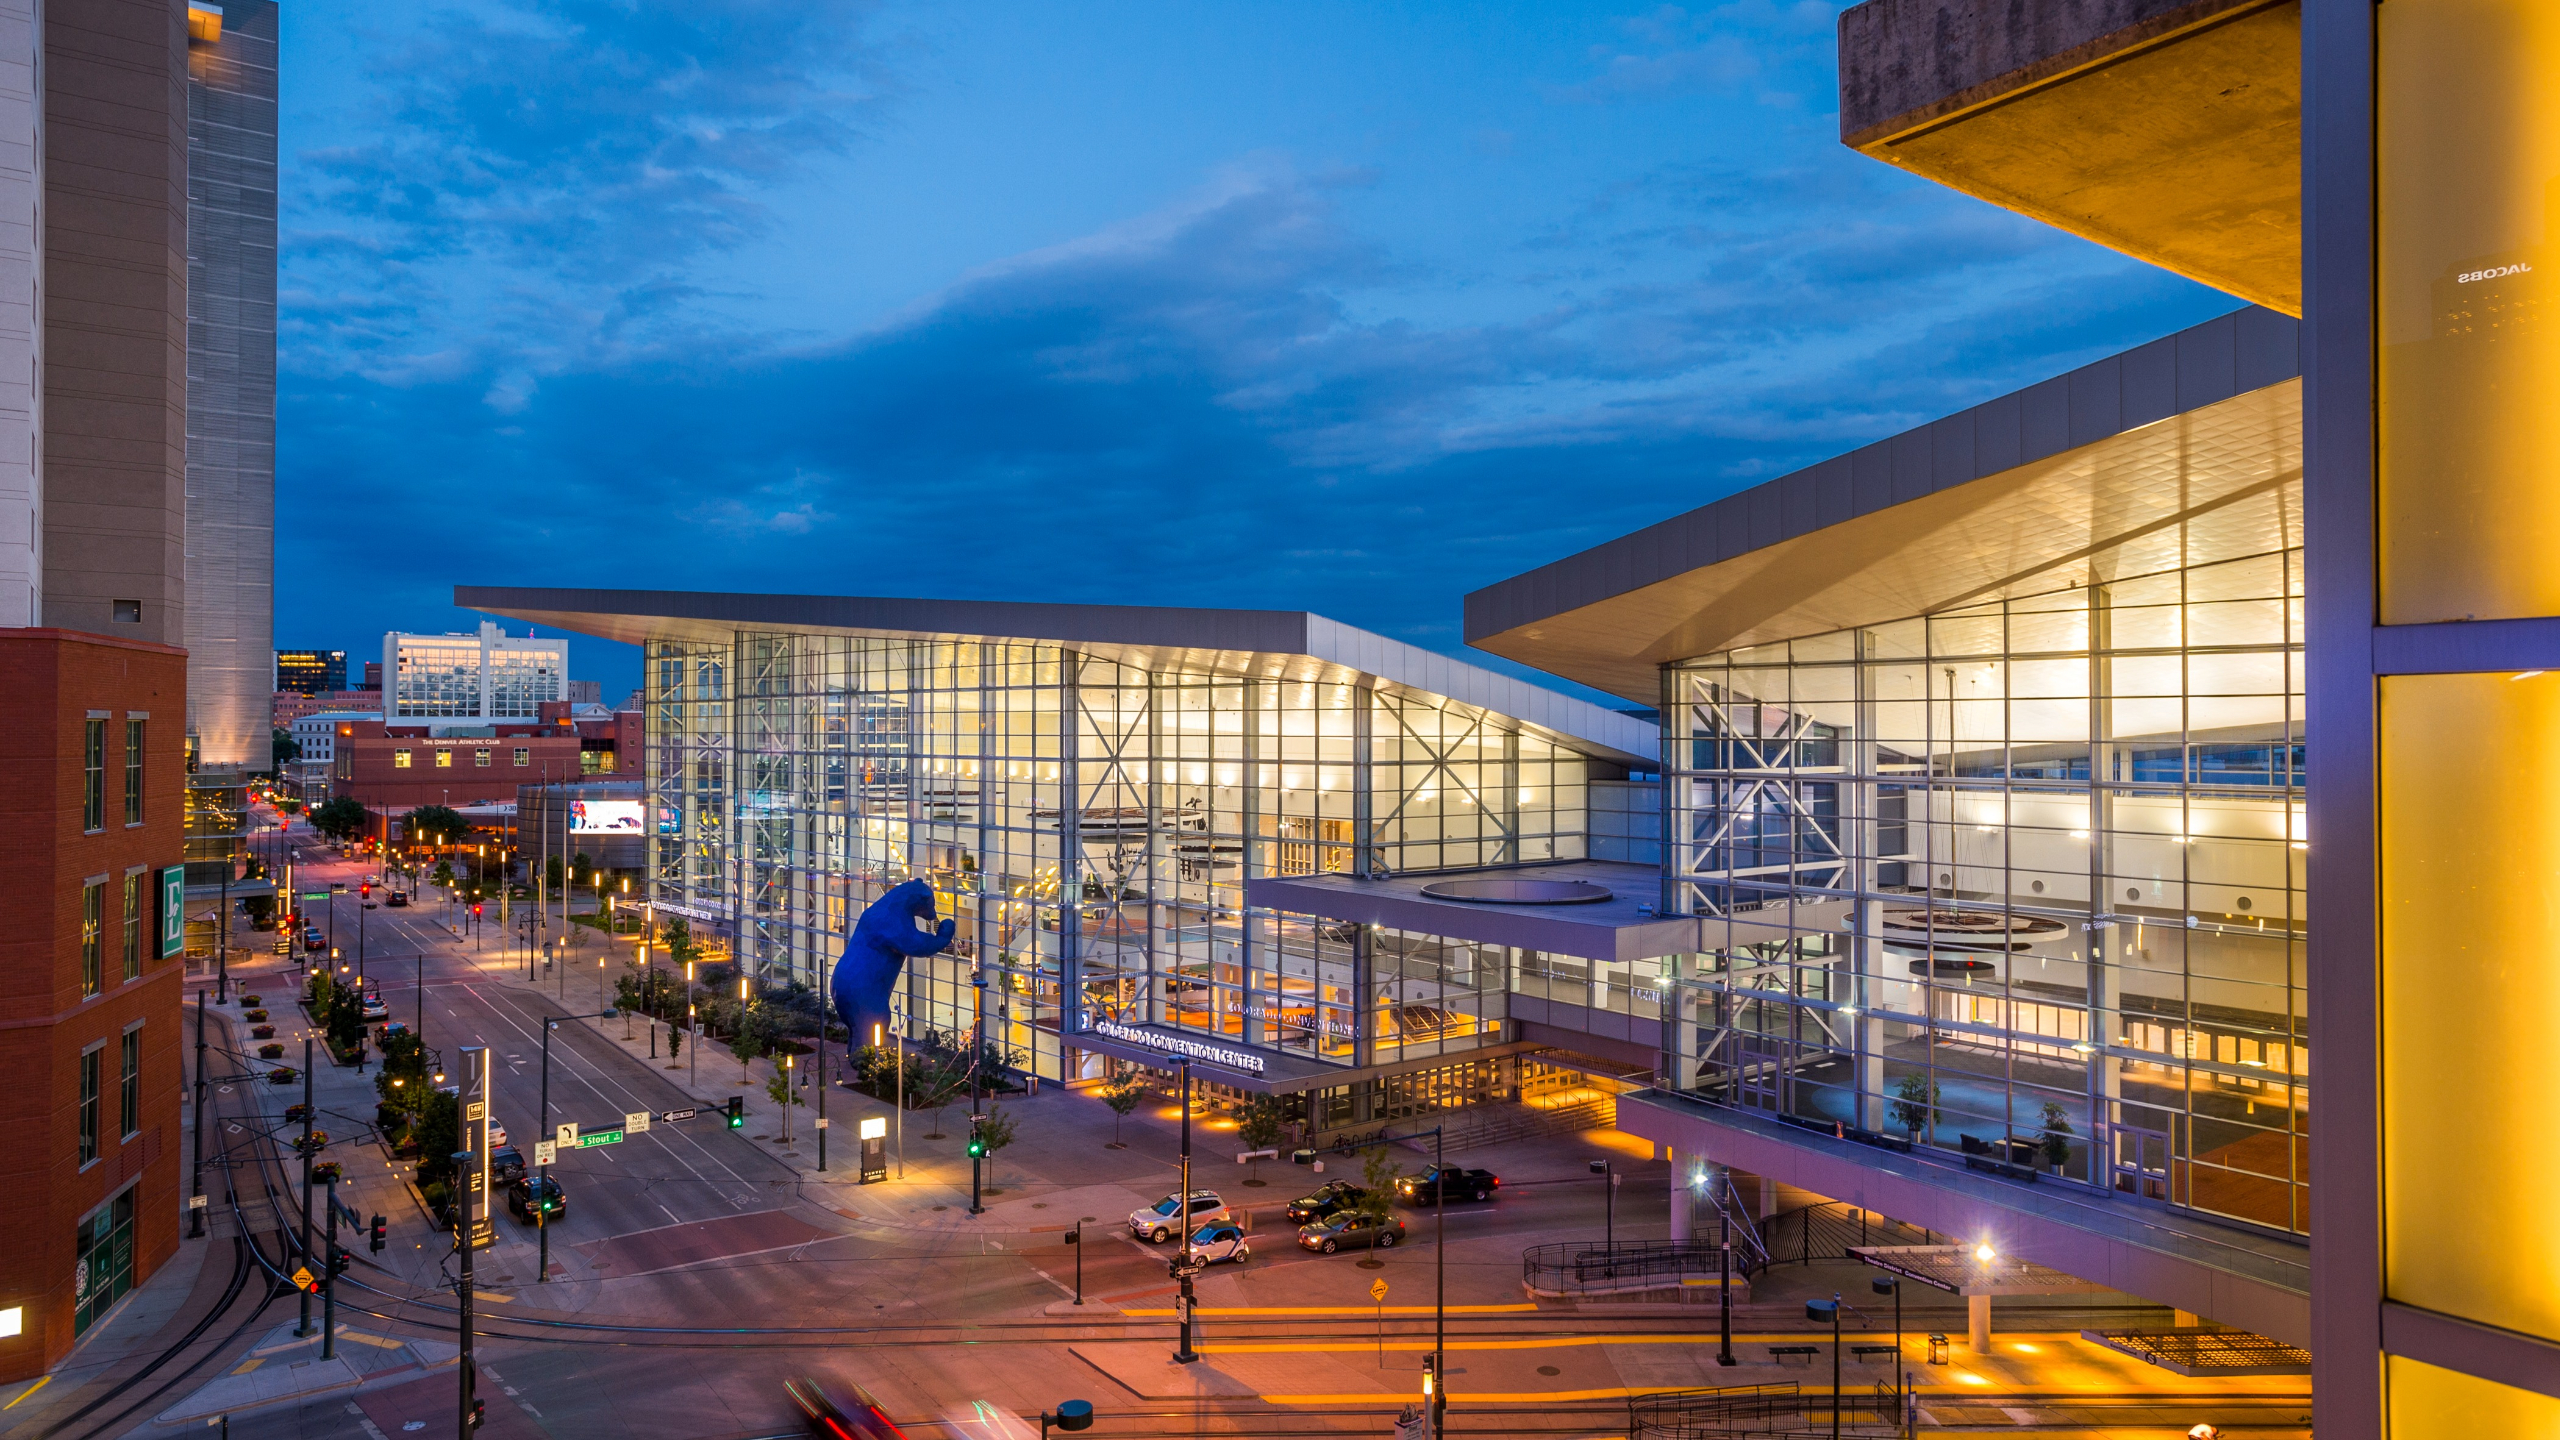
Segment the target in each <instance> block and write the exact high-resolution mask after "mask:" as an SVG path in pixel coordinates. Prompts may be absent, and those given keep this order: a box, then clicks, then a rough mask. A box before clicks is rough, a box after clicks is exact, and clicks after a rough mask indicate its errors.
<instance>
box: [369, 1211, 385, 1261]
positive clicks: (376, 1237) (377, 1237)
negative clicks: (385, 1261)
mask: <svg viewBox="0 0 2560 1440" xmlns="http://www.w3.org/2000/svg"><path fill="white" fill-rule="evenodd" d="M390 1230H391V1222H390V1221H389V1220H386V1219H384V1218H383V1217H382V1216H379V1215H376V1216H374V1217H373V1224H372V1226H371V1227H370V1228H369V1231H368V1233H369V1234H370V1235H371V1236H372V1240H373V1253H374V1254H376V1255H379V1254H381V1253H382V1248H383V1247H384V1246H386V1245H388V1244H390V1243H391V1240H390Z"/></svg>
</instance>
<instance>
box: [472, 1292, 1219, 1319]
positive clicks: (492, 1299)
mask: <svg viewBox="0 0 2560 1440" xmlns="http://www.w3.org/2000/svg"><path fill="white" fill-rule="evenodd" d="M471 1298H472V1299H474V1300H486V1301H488V1302H489V1303H491V1304H493V1305H504V1304H506V1303H507V1302H509V1301H511V1300H513V1299H515V1298H516V1297H514V1296H513V1295H493V1294H491V1293H490V1292H488V1291H486V1290H479V1289H474V1290H473V1291H472V1292H471ZM1165 1313H1166V1314H1168V1315H1170V1314H1172V1313H1173V1312H1172V1311H1170V1310H1168V1311H1166V1312H1165Z"/></svg>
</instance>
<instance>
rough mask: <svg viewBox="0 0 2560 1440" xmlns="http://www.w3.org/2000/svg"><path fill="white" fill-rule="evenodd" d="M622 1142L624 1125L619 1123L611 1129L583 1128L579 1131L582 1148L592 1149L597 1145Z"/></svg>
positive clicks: (579, 1146)
mask: <svg viewBox="0 0 2560 1440" xmlns="http://www.w3.org/2000/svg"><path fill="white" fill-rule="evenodd" d="M621 1143H622V1127H621V1126H619V1125H617V1126H615V1127H614V1128H612V1129H610V1130H581V1131H579V1132H578V1148H579V1149H581V1150H585V1149H590V1148H592V1147H594V1146H597V1145H619V1144H621Z"/></svg>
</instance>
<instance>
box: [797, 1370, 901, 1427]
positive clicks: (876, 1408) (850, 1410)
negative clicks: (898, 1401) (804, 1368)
mask: <svg viewBox="0 0 2560 1440" xmlns="http://www.w3.org/2000/svg"><path fill="white" fill-rule="evenodd" d="M782 1388H783V1391H784V1393H786V1394H788V1395H789V1396H790V1397H791V1403H792V1404H794V1405H797V1406H799V1407H800V1413H801V1414H802V1415H804V1416H806V1417H807V1418H808V1421H809V1433H810V1434H812V1435H823V1436H826V1437H827V1440H906V1436H907V1432H905V1431H904V1430H901V1429H899V1428H898V1427H897V1425H896V1424H894V1423H892V1422H891V1420H890V1419H889V1412H888V1411H886V1410H883V1409H881V1408H880V1402H879V1401H877V1400H874V1399H872V1398H871V1392H870V1391H868V1390H865V1389H863V1388H862V1387H861V1386H859V1385H840V1386H839V1387H838V1388H839V1389H840V1390H842V1391H843V1392H844V1396H845V1398H844V1399H843V1400H841V1401H839V1400H837V1399H836V1398H835V1397H834V1396H833V1395H830V1394H828V1393H827V1391H826V1390H825V1388H824V1387H822V1386H820V1385H819V1384H818V1382H817V1381H815V1380H812V1379H809V1378H808V1377H806V1376H803V1377H801V1378H800V1379H797V1380H786V1381H784V1382H782Z"/></svg>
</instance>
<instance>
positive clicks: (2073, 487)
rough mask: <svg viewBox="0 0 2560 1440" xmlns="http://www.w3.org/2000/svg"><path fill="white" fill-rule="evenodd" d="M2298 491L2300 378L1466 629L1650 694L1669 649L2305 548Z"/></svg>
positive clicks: (1561, 669)
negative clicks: (1497, 625)
mask: <svg viewBox="0 0 2560 1440" xmlns="http://www.w3.org/2000/svg"><path fill="white" fill-rule="evenodd" d="M1801 478H1803V477H1801V476H1795V477H1788V479H1786V480H1781V481H1775V482H1772V484H1773V485H1779V486H1784V485H1787V484H1790V483H1795V482H1797V481H1798V480H1799V479H1801ZM1763 488H1767V487H1763ZM2301 494H2302V383H2301V381H2299V380H2286V381H2281V382H2279V383H2277V384H2273V385H2269V386H2265V387H2263V388H2261V389H2257V390H2251V391H2247V392H2244V393H2242V394H2239V395H2236V396H2233V397H2231V398H2229V399H2226V400H2222V401H2219V402H2217V403H2215V404H2211V405H2206V406H2202V407H2200V408H2198V409H2194V410H2189V411H2186V412H2184V413H2182V414H2177V415H2172V416H2170V417H2169V418H2167V419H2165V420H2158V421H2154V422H2153V423H2151V424H2148V425H2144V426H2140V427H2138V428H2135V429H2131V430H2126V431H2122V432H2119V433H2117V434H2115V435H2111V436H2109V437H2107V438H2106V439H2103V440H2099V441H2096V442H2094V443H2091V444H2087V445H2083V446H2079V447H2077V448H2075V449H2071V450H2066V451H2063V452H2062V453H2060V454H2057V455H2053V456H2051V457H2049V458H2046V459H2043V460H2038V461H2035V462H2033V463H2030V464H2026V465H2019V466H2016V467H2013V468H2011V469H2007V470H2002V471H1999V472H1997V473H1994V474H1990V475H1985V476H1983V477H1981V478H1979V479H1976V480H1972V481H1969V482H1967V483H1965V484H1961V485H1953V486H1949V487H1948V488H1946V489H1942V490H1939V491H1937V492H1936V493H1934V494H1929V495H1923V496H1921V497H1920V498H1918V499H1914V500H1908V501H1905V502H1903V503H1901V504H1899V505H1889V506H1885V507H1883V508H1880V509H1876V510H1872V511H1870V512H1868V513H1866V514H1863V515H1859V516H1856V517H1855V518H1852V519H1848V520H1844V521H1842V522H1840V523H1838V524H1833V525H1826V526H1823V527H1821V528H1819V529H1813V530H1809V531H1807V532H1805V533H1802V534H1799V535H1796V536H1795V537H1794V538H1792V539H1786V540H1780V541H1777V542H1776V543H1774V544H1769V545H1764V546H1761V547H1759V548H1757V549H1752V550H1747V551H1744V552H1743V553H1741V554H1738V555H1735V556H1733V557H1731V558H1729V559H1726V560H1723V561H1721V562H1718V563H1715V564H1709V565H1703V566H1698V567H1696V568H1693V569H1687V570H1679V571H1676V572H1675V573H1672V574H1669V575H1668V576H1667V577H1665V578H1663V579H1660V580H1656V581H1654V582H1653V583H1650V584H1643V585H1637V586H1633V587H1630V588H1626V589H1622V590H1619V591H1617V592H1616V593H1612V594H1607V595H1605V596H1603V597H1601V598H1598V599H1595V600H1593V601H1590V602H1589V603H1585V604H1582V605H1580V606H1578V607H1575V608H1570V609H1562V610H1559V611H1557V612H1555V613H1552V614H1546V615H1542V616H1539V617H1538V618H1536V619H1533V620H1529V621H1527V622H1525V623H1521V624H1517V625H1515V626H1512V627H1510V628H1507V629H1504V630H1501V631H1499V632H1497V633H1492V634H1472V633H1471V634H1470V635H1469V637H1468V638H1469V643H1470V644H1473V645H1475V646H1476V647H1477V648H1479V649H1483V650H1489V651H1491V652H1493V653H1494V654H1496V655H1501V656H1504V657H1506V658H1509V659H1512V660H1517V661H1520V662H1522V663H1523V664H1527V665H1534V666H1536V667H1538V668H1539V669H1541V670H1545V671H1548V672H1550V673H1552V674H1557V675H1562V676H1565V677H1567V678H1569V679H1573V680H1579V681H1581V682H1582V683H1583V684H1586V685H1590V686H1592V687H1594V688H1596V689H1601V690H1605V691H1608V692H1610V693H1612V694H1616V695H1624V696H1627V697H1628V698H1630V699H1637V700H1644V701H1654V700H1658V699H1659V697H1660V687H1661V681H1660V679H1659V675H1658V670H1657V667H1659V666H1661V665H1663V664H1666V663H1669V662H1671V661H1676V660H1684V659H1689V658H1692V657H1695V656H1700V655H1707V654H1712V653H1715V652H1717V651H1721V650H1727V649H1732V648H1735V647H1739V646H1747V645H1759V644H1766V643H1768V642H1770V641H1774V640H1787V639H1794V638H1797V637H1800V636H1805V635H1819V634H1823V633H1826V632H1828V631H1833V630H1845V629H1849V628H1852V627H1855V626H1860V625H1879V624H1884V623H1886V622H1888V621H1893V620H1900V619H1905V618H1907V617H1910V616H1914V615H1929V614H1936V613H1938V612H1941V611H1946V610H1951V609H1955V608H1957V607H1960V606H1964V605H1970V604H1975V603H1978V602H1982V601H1988V600H1995V599H2001V598H2006V597H2011V596H2018V595H2032V594H2040V593H2043V592H2045V591H2050V590H2056V589H2061V588H2065V587H2068V586H2073V585H2086V584H2092V583H2096V582H2101V581H2107V580H2113V579H2117V578H2121V577H2125V576H2132V575H2145V574H2150V573H2153V572H2155V571H2161V570H2167V569H2172V568H2175V567H2178V566H2181V565H2197V564H2206V563H2210V562H2212V561H2215V560H2223V559H2231V558H2235V557H2238V556H2242V555H2254V554H2261V553H2264V552H2267V551H2270V550H2276V549H2282V548H2287V547H2291V546H2297V545H2300V544H2301V543H2302V514H2301ZM1594 554H1595V555H1596V554H1597V552H1594ZM1582 558H1583V557H1576V561H1579V560H1581V559H1582ZM1564 563H1575V562H1564ZM1470 628H1471V629H1472V628H1473V627H1470Z"/></svg>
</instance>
